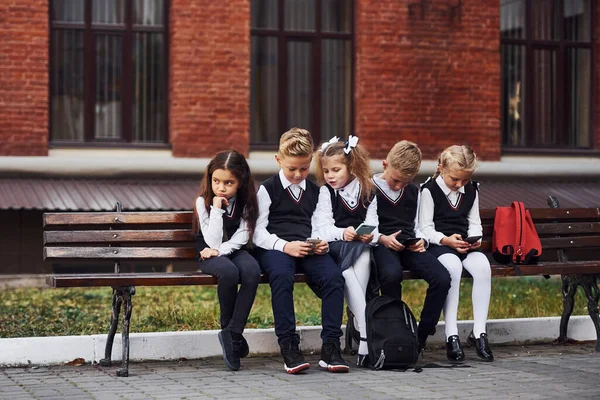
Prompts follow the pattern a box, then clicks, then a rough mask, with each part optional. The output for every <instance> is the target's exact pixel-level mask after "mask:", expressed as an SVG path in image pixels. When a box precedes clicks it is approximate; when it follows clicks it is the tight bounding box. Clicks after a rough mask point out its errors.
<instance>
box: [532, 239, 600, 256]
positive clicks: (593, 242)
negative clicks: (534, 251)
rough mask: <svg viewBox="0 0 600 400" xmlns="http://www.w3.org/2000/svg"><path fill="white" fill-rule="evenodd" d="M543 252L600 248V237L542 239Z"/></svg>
mask: <svg viewBox="0 0 600 400" xmlns="http://www.w3.org/2000/svg"><path fill="white" fill-rule="evenodd" d="M540 241H541V242H542V252H543V251H544V250H552V249H575V248H583V247H600V236H570V237H557V238H541V239H540Z"/></svg>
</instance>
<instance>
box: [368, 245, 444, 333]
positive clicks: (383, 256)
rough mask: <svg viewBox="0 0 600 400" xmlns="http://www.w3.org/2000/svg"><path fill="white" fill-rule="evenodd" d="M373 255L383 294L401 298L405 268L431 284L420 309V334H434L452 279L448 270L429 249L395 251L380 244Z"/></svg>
mask: <svg viewBox="0 0 600 400" xmlns="http://www.w3.org/2000/svg"><path fill="white" fill-rule="evenodd" d="M373 256H374V257H375V265H376V266H377V277H378V279H379V284H380V288H381V294H383V295H386V296H391V297H397V298H399V297H401V284H402V272H403V270H404V268H406V269H407V270H409V271H414V272H416V273H417V275H418V276H419V277H420V278H422V279H423V280H425V282H427V283H428V284H429V288H428V289H427V294H426V296H425V303H424V304H423V310H422V312H421V320H420V322H419V333H422V334H424V335H431V334H433V333H434V332H435V327H436V325H437V323H438V322H439V320H440V315H441V313H442V309H443V308H444V303H445V302H446V296H447V295H448V290H450V283H451V278H450V273H448V270H447V269H446V268H445V267H444V266H443V265H442V264H441V263H440V262H439V261H438V260H437V258H436V257H435V256H434V255H433V254H431V253H429V252H428V251H424V252H422V253H417V252H414V251H410V250H404V251H393V250H390V249H388V248H387V247H385V246H381V245H380V246H377V247H375V249H374V250H373Z"/></svg>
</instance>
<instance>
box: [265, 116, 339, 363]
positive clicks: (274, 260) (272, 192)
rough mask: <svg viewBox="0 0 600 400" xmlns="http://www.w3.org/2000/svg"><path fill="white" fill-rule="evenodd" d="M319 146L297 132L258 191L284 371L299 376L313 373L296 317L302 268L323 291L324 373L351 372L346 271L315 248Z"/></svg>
mask: <svg viewBox="0 0 600 400" xmlns="http://www.w3.org/2000/svg"><path fill="white" fill-rule="evenodd" d="M313 152H314V144H313V140H312V138H311V136H310V133H309V132H308V131H307V130H305V129H299V128H292V129H290V130H289V131H288V132H286V133H284V134H283V135H282V136H281V138H280V140H279V151H278V153H277V155H276V156H275V159H276V160H277V163H278V164H279V166H280V167H281V170H280V171H279V173H278V174H276V175H273V176H272V177H270V178H269V179H267V180H266V181H265V182H264V183H263V184H262V185H261V186H260V188H259V190H258V194H257V196H258V209H259V212H258V220H257V222H256V229H255V232H254V244H255V245H256V246H257V257H258V261H259V264H260V266H261V269H262V270H263V272H264V273H266V274H267V275H268V276H269V284H270V286H271V296H272V297H271V301H272V306H273V316H274V318H275V334H276V335H277V339H278V342H279V346H280V348H281V355H282V356H283V360H284V368H285V370H286V372H287V373H289V374H296V373H298V372H300V371H303V370H305V369H307V368H309V367H310V365H309V363H308V362H306V360H305V359H304V356H303V355H302V352H301V351H300V349H299V343H300V337H299V336H298V334H297V333H296V316H295V312H294V296H293V291H294V273H295V272H296V268H297V267H300V268H302V270H303V271H304V272H305V273H306V274H307V275H308V276H309V278H310V280H311V281H312V282H314V283H315V284H316V285H318V286H319V287H320V288H321V294H322V307H321V318H322V325H323V330H322V332H321V339H322V340H323V346H322V348H321V359H320V361H319V367H321V368H323V369H326V370H328V371H330V372H348V370H349V367H348V364H347V363H346V361H344V359H343V358H342V355H341V348H340V337H341V336H342V330H341V325H342V314H343V307H344V279H343V277H342V271H341V270H340V268H339V267H338V266H337V265H336V263H335V262H334V261H333V259H332V258H331V257H330V256H329V254H327V253H328V251H329V245H328V244H327V242H326V241H323V240H322V241H320V242H319V243H317V244H311V243H308V242H307V241H306V239H308V238H310V237H313V236H312V233H313V226H314V224H313V213H314V211H315V208H316V205H317V200H318V197H319V187H318V186H317V185H316V184H315V183H313V182H311V181H308V180H306V178H307V176H308V173H309V169H310V164H311V161H312V155H313Z"/></svg>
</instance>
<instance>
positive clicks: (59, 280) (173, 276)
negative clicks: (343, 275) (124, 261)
mask: <svg viewBox="0 0 600 400" xmlns="http://www.w3.org/2000/svg"><path fill="white" fill-rule="evenodd" d="M294 278H295V281H296V282H306V275H304V274H296V275H295V276H294ZM261 282H262V283H268V279H267V276H266V275H264V274H263V275H262V276H261ZM46 284H47V285H48V286H50V287H53V288H60V287H120V286H182V285H216V284H217V278H215V277H214V276H212V275H207V274H203V273H201V272H195V273H175V272H170V273H162V274H160V273H158V274H157V273H143V274H140V273H120V274H73V275H71V274H66V275H46Z"/></svg>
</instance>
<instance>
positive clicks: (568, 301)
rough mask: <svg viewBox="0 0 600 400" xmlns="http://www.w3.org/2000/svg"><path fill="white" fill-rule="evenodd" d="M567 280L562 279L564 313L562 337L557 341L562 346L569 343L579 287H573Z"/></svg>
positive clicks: (562, 316) (561, 318)
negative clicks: (570, 321)
mask: <svg viewBox="0 0 600 400" xmlns="http://www.w3.org/2000/svg"><path fill="white" fill-rule="evenodd" d="M565 278H567V277H566V276H563V277H562V295H563V312H562V315H561V317H560V331H559V332H560V335H559V336H558V339H557V341H558V343H560V344H566V343H568V341H569V338H568V337H567V327H568V326H569V318H571V314H572V313H573V307H574V306H575V293H577V285H571V284H570V282H569V280H568V279H565Z"/></svg>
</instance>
